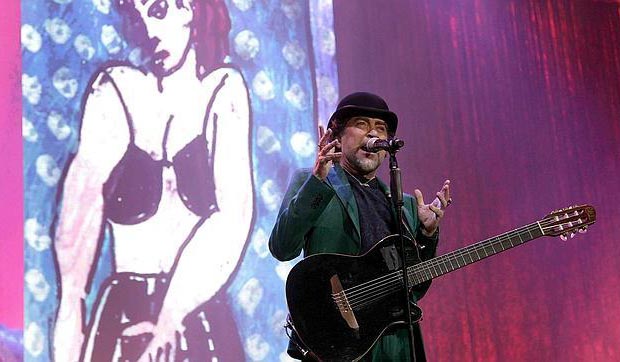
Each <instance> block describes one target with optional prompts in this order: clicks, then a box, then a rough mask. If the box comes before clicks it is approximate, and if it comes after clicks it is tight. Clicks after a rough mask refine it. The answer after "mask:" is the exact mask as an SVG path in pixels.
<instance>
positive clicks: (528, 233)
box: [407, 222, 544, 285]
mask: <svg viewBox="0 0 620 362" xmlns="http://www.w3.org/2000/svg"><path fill="white" fill-rule="evenodd" d="M543 235H544V233H543V229H542V227H541V225H540V222H535V223H532V224H529V225H526V226H523V227H520V228H518V229H515V230H512V231H509V232H506V233H503V234H501V235H498V236H495V237H492V238H489V239H486V240H483V241H480V242H478V243H475V244H472V245H469V246H466V247H464V248H461V249H457V250H455V251H452V252H450V253H448V254H444V255H441V256H438V257H435V258H433V259H429V260H427V261H424V262H421V263H418V264H416V265H414V266H411V267H409V268H407V275H408V276H409V280H410V283H412V284H413V285H417V284H420V283H423V282H426V281H429V280H431V279H434V278H437V277H439V276H442V275H444V274H447V273H450V272H452V271H455V270H457V269H460V268H462V267H464V266H466V265H469V264H473V263H475V262H477V261H480V260H482V259H485V258H488V257H490V256H491V255H495V254H498V253H501V252H502V251H505V250H508V249H512V248H514V247H516V246H519V245H522V244H525V243H526V242H528V241H530V240H534V239H536V238H539V237H541V236H543Z"/></svg>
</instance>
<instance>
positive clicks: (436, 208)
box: [428, 205, 443, 219]
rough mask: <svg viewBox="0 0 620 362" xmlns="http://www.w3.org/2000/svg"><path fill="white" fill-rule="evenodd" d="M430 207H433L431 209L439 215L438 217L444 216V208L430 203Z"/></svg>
mask: <svg viewBox="0 0 620 362" xmlns="http://www.w3.org/2000/svg"><path fill="white" fill-rule="evenodd" d="M428 207H429V209H431V211H432V212H433V213H435V216H436V217H437V219H441V218H442V217H443V210H442V209H440V208H438V207H437V206H434V205H429V206H428Z"/></svg>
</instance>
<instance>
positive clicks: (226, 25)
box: [114, 0, 231, 78]
mask: <svg viewBox="0 0 620 362" xmlns="http://www.w3.org/2000/svg"><path fill="white" fill-rule="evenodd" d="M167 1H169V2H173V1H174V2H175V4H176V6H177V8H179V9H180V8H181V7H183V0H167ZM190 2H191V7H192V10H193V12H194V16H193V20H192V23H191V37H190V46H192V47H193V48H194V50H195V51H196V75H197V76H198V77H199V78H202V77H203V76H204V75H206V74H208V73H210V72H211V71H212V70H214V69H216V68H218V67H219V66H221V65H222V64H223V62H224V58H225V57H226V56H227V55H228V54H229V51H230V47H229V43H228V33H229V32H230V28H231V25H230V17H229V15H228V8H227V7H226V3H225V1H224V0H190ZM114 4H115V7H116V9H117V10H118V12H119V14H121V17H122V31H123V34H124V36H125V39H126V40H127V42H128V43H129V44H130V45H131V46H135V47H139V48H140V49H141V50H142V52H144V55H145V56H147V57H150V56H151V55H153V52H154V49H155V45H156V44H153V43H149V38H148V35H147V31H146V26H145V25H144V22H143V21H142V17H141V16H140V13H139V12H138V10H136V8H135V7H134V0H114ZM143 57H144V56H143Z"/></svg>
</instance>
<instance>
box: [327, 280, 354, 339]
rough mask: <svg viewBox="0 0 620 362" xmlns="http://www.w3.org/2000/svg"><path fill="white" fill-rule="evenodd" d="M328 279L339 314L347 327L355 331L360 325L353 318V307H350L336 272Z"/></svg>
mask: <svg viewBox="0 0 620 362" xmlns="http://www.w3.org/2000/svg"><path fill="white" fill-rule="evenodd" d="M329 281H330V283H331V285H332V299H333V300H334V303H336V306H337V307H338V311H339V312H340V315H341V316H342V318H343V319H344V320H345V321H346V322H347V325H348V326H349V328H352V329H354V330H356V331H357V330H359V328H360V327H359V325H358V324H357V319H356V318H355V314H353V309H351V305H350V304H349V300H348V299H347V296H346V294H345V293H344V290H343V289H342V283H340V278H338V275H337V274H334V275H333V276H332V277H331V278H330V280H329Z"/></svg>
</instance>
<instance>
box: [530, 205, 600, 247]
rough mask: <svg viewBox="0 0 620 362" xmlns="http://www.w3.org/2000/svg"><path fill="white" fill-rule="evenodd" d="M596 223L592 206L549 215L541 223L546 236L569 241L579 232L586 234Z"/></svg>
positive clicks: (573, 208) (570, 207)
mask: <svg viewBox="0 0 620 362" xmlns="http://www.w3.org/2000/svg"><path fill="white" fill-rule="evenodd" d="M595 221H596V210H594V207H593V206H592V205H579V206H569V207H566V208H563V209H560V210H555V211H553V212H551V213H549V214H548V215H547V216H545V217H544V218H543V219H542V220H541V221H540V227H541V229H542V230H543V234H544V235H547V236H559V237H560V238H561V239H562V240H567V239H568V238H569V237H571V238H572V237H573V236H575V233H577V232H579V233H585V232H586V230H587V229H588V225H592V224H594V222H595Z"/></svg>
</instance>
